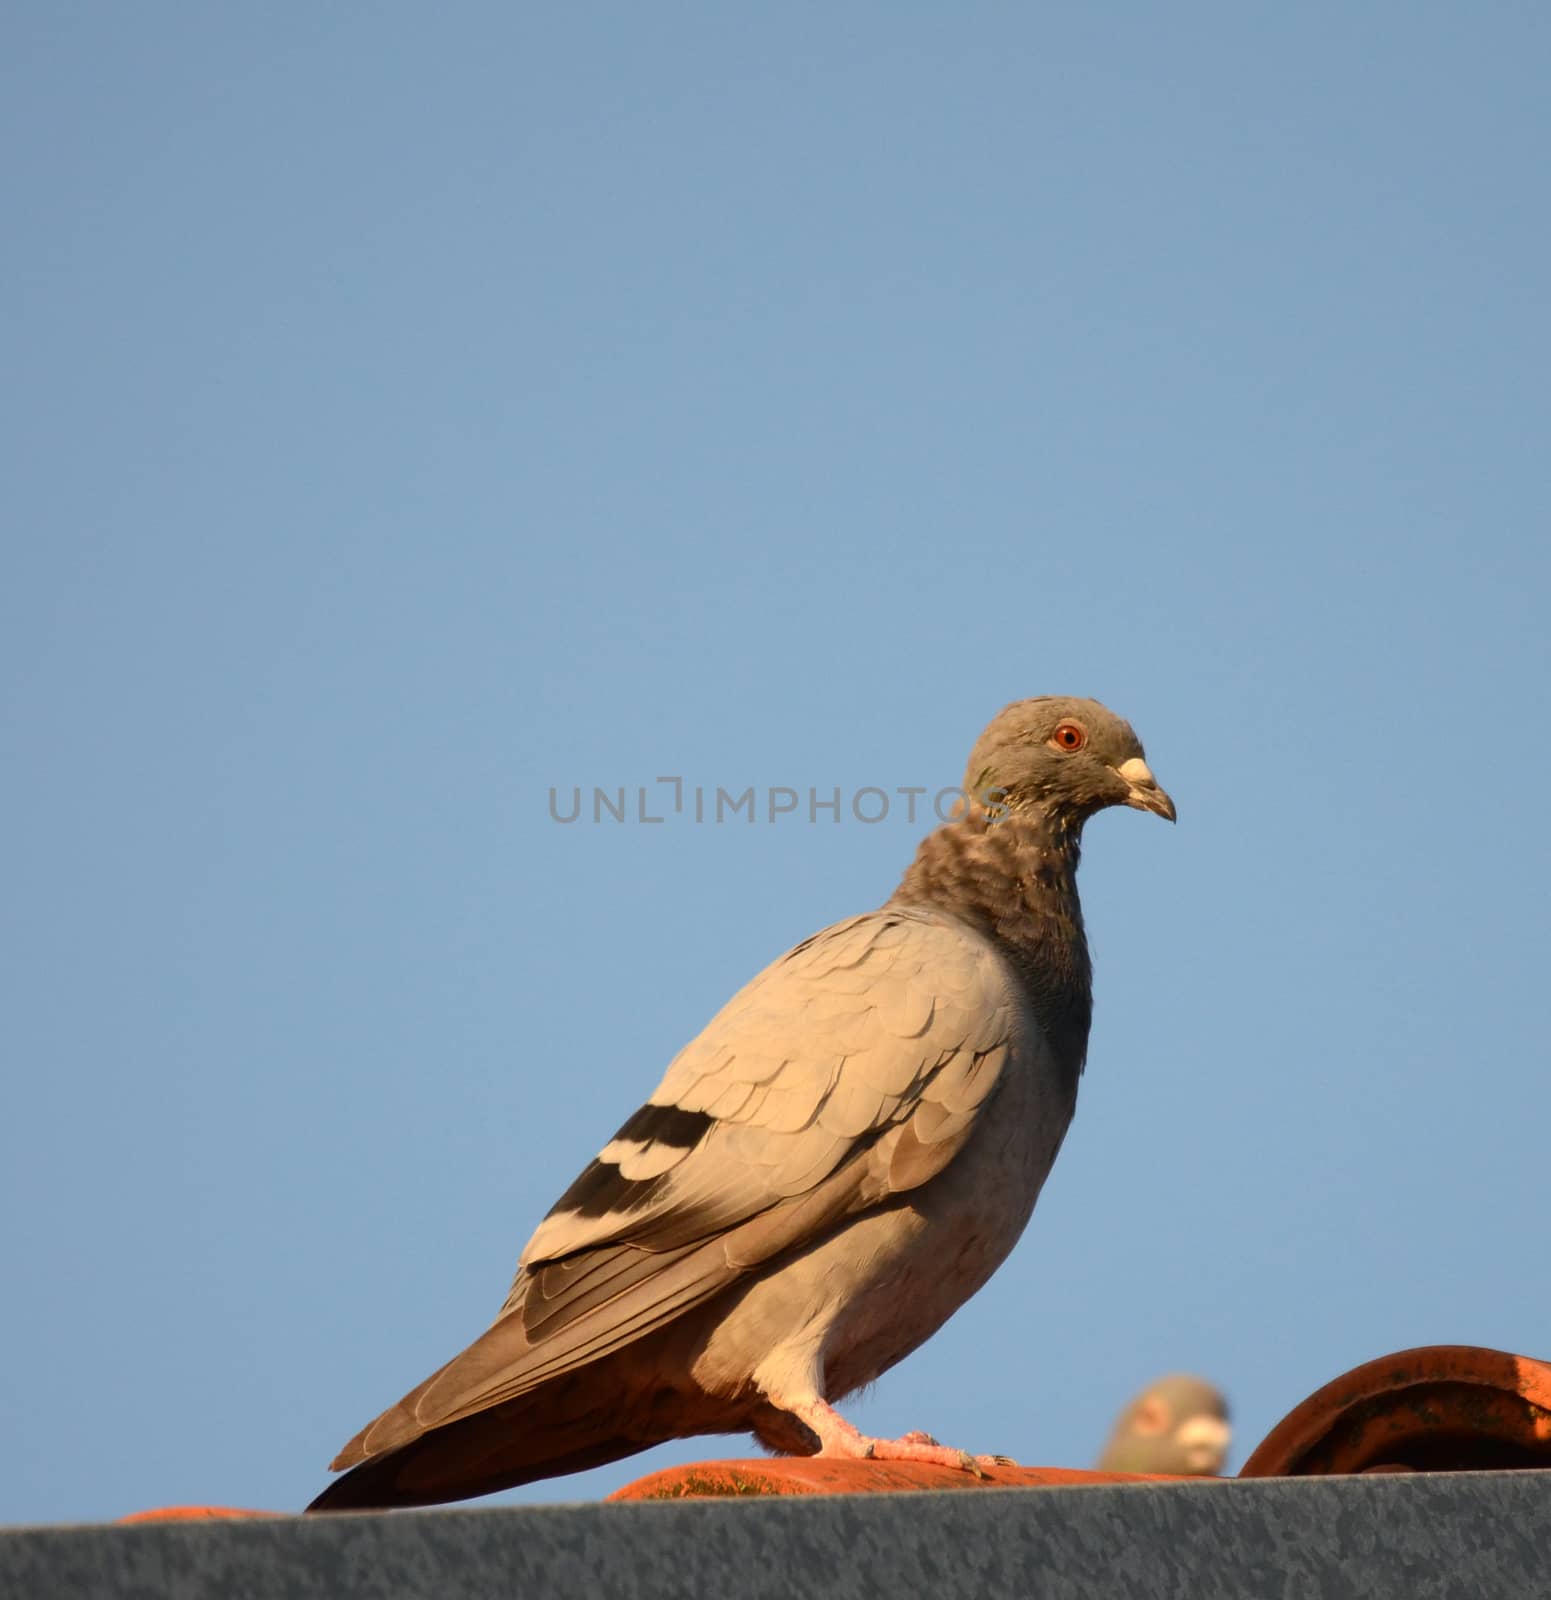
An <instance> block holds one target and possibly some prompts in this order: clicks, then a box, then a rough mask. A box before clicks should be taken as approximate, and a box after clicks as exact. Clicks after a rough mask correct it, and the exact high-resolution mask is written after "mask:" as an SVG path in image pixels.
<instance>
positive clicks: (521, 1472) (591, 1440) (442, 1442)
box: [307, 1406, 660, 1511]
mask: <svg viewBox="0 0 1551 1600" xmlns="http://www.w3.org/2000/svg"><path fill="white" fill-rule="evenodd" d="M509 1412H510V1413H511V1414H510V1415H509V1414H508V1413H509ZM588 1432H589V1430H586V1429H582V1428H577V1427H575V1426H574V1425H573V1426H572V1427H570V1428H568V1429H566V1430H565V1433H566V1434H569V1436H570V1437H569V1438H566V1437H564V1436H563V1435H561V1434H560V1433H559V1432H558V1431H557V1430H552V1429H544V1428H539V1429H535V1430H532V1431H530V1430H529V1428H528V1427H527V1426H526V1425H525V1419H524V1418H523V1417H522V1416H521V1408H519V1407H517V1406H512V1407H507V1406H498V1407H496V1409H494V1410H493V1411H482V1412H480V1413H479V1414H478V1415H476V1416H472V1417H465V1418H464V1419H463V1420H462V1421H460V1422H450V1423H448V1424H446V1426H444V1427H440V1428H433V1429H432V1430H431V1432H430V1433H427V1434H423V1435H422V1436H421V1437H420V1438H418V1439H416V1440H415V1441H414V1442H413V1443H412V1444H406V1445H403V1446H401V1447H400V1448H399V1449H397V1450H389V1451H387V1452H386V1453H385V1454H383V1455H380V1456H373V1457H372V1458H371V1459H370V1460H368V1461H363V1462H362V1463H361V1464H360V1465H359V1466H358V1467H352V1468H351V1469H350V1470H349V1471H348V1472H346V1473H345V1474H344V1475H343V1476H342V1477H338V1478H336V1479H335V1480H334V1481H333V1482H332V1483H331V1484H330V1485H329V1486H328V1488H326V1489H325V1490H324V1491H323V1493H322V1494H320V1495H319V1496H318V1498H317V1499H316V1500H314V1501H313V1502H312V1504H311V1505H310V1506H308V1507H307V1509H308V1510H309V1511H387V1510H392V1509H394V1508H396V1507H405V1506H432V1505H442V1504H444V1503H446V1502H447V1501H450V1500H470V1499H472V1498H473V1497H474V1496H475V1495H481V1494H494V1493H495V1492H496V1491H497V1490H499V1489H515V1488H516V1487H517V1486H518V1485H519V1484H524V1483H532V1482H533V1481H534V1480H535V1479H537V1478H554V1477H560V1476H562V1475H564V1474H565V1473H568V1472H584V1471H586V1469H587V1468H589V1467H601V1466H606V1465H607V1464H608V1463H609V1462H610V1461H618V1460H620V1459H622V1458H623V1457H625V1456H629V1455H634V1454H635V1453H636V1452H637V1451H639V1450H646V1449H649V1448H650V1447H651V1446H652V1445H653V1444H656V1443H659V1442H660V1441H658V1440H655V1439H628V1438H622V1437H620V1436H619V1434H618V1432H617V1431H614V1432H612V1434H611V1436H606V1437H598V1436H596V1435H594V1436H592V1437H588V1436H587V1435H588Z"/></svg>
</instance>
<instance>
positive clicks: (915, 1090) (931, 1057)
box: [335, 907, 1037, 1466]
mask: <svg viewBox="0 0 1551 1600" xmlns="http://www.w3.org/2000/svg"><path fill="white" fill-rule="evenodd" d="M1020 1005H1021V1002H1020V1001H1019V999H1018V998H1017V996H1016V995H1015V992H1014V989H1013V987H1012V984H1011V982H1010V979H1009V974H1008V973H1007V971H1006V969H1005V967H1004V965H1003V962H1002V960H1001V958H1000V957H999V956H998V955H997V953H996V952H995V951H994V950H993V949H992V948H991V946H990V945H989V944H987V943H986V942H985V941H984V940H982V939H981V938H980V937H979V936H978V935H976V934H975V933H973V932H972V931H970V930H969V929H967V928H965V927H964V926H962V925H961V924H958V923H955V922H951V921H949V920H947V919H944V918H940V917H936V916H933V915H932V914H930V913H927V912H921V911H916V910H914V909H908V908H899V907H890V908H886V909H884V910H882V911H878V912H873V913H870V914H869V915H867V916H863V917H857V918H855V919H853V920H852V921H849V922H844V923H839V924H837V925H836V926H834V927H832V928H828V929H826V930H825V931H824V932H822V933H819V934H816V935H815V936H814V937H813V938H811V939H809V940H807V941H806V942H805V943H803V944H800V945H798V946H797V947H796V948H795V949H794V950H792V951H790V952H789V953H788V954H786V955H785V956H783V957H781V958H780V959H779V960H778V961H776V962H775V963H773V964H772V965H771V966H769V967H767V968H766V969H765V970H764V971H763V972H762V973H761V974H760V975H759V976H758V977H756V978H755V979H754V980H753V981H752V982H751V983H749V984H748V985H747V986H746V987H745V988H744V989H742V990H740V991H739V993H738V994H736V995H735V996H734V997H733V998H732V999H731V1000H730V1001H729V1002H728V1003H727V1005H726V1006H725V1007H723V1009H722V1010H721V1011H720V1012H719V1013H718V1014H717V1015H716V1016H715V1017H714V1018H713V1019H712V1021H711V1022H710V1024H709V1025H708V1026H707V1027H706V1029H705V1031H704V1032H703V1033H701V1034H700V1036H699V1037H698V1038H696V1039H695V1040H694V1041H693V1042H692V1043H691V1044H689V1045H688V1046H686V1048H685V1049H684V1050H683V1051H681V1052H680V1054H679V1055H678V1056H677V1057H676V1058H675V1059H674V1061H673V1063H672V1065H671V1066H670V1067H669V1068H668V1072H667V1075H666V1076H665V1077H664V1078H663V1081H662V1083H661V1084H660V1085H659V1086H658V1087H657V1089H656V1091H655V1092H654V1093H653V1094H652V1096H651V1098H650V1099H649V1100H648V1101H647V1103H646V1104H645V1105H644V1106H643V1107H642V1108H641V1109H640V1110H639V1111H637V1112H636V1114H635V1115H634V1116H633V1117H631V1118H630V1119H629V1120H628V1121H627V1122H626V1123H625V1124H624V1126H623V1127H622V1128H620V1130H619V1132H618V1133H617V1134H615V1136H614V1137H613V1138H612V1139H611V1140H610V1141H609V1142H608V1144H607V1145H605V1146H604V1148H603V1149H602V1151H601V1152H600V1153H599V1154H598V1156H597V1158H596V1160H594V1161H593V1162H592V1163H591V1164H590V1165H589V1166H588V1167H587V1168H586V1170H585V1171H583V1172H582V1174H581V1176H580V1177H578V1178H577V1180H576V1182H575V1183H573V1184H572V1185H571V1187H570V1188H569V1189H568V1190H567V1191H566V1193H565V1194H564V1195H563V1196H562V1197H561V1199H560V1200H559V1202H558V1203H557V1204H556V1205H555V1207H554V1209H553V1210H552V1211H551V1212H550V1214H549V1215H548V1216H547V1217H546V1218H545V1219H544V1221H543V1222H542V1223H541V1224H540V1225H539V1228H538V1230H537V1232H536V1233H535V1234H534V1236H533V1238H532V1240H531V1241H530V1242H529V1244H528V1247H527V1249H526V1250H525V1251H524V1252H523V1257H522V1265H521V1266H520V1267H519V1269H518V1273H517V1279H516V1282H515V1283H514V1284H513V1286H512V1292H511V1295H510V1296H509V1297H508V1300H507V1302H506V1305H505V1307H504V1308H503V1310H502V1314H501V1316H500V1317H499V1318H498V1319H497V1321H496V1322H495V1324H494V1325H493V1326H492V1327H491V1328H490V1329H489V1330H488V1331H487V1332H486V1333H485V1335H484V1336H483V1337H482V1338H480V1339H479V1340H477V1341H476V1342H475V1343H474V1344H473V1345H471V1346H470V1347H469V1349H467V1350H466V1351H464V1352H463V1354H462V1355H460V1356H458V1357H456V1358H455V1359H454V1360H453V1361H452V1362H450V1363H449V1364H448V1365H447V1366H446V1367H444V1368H443V1369H442V1370H441V1371H440V1372H439V1373H437V1374H435V1375H434V1376H433V1377H431V1378H429V1379H428V1380H427V1381H426V1382H425V1383H424V1384H422V1385H421V1386H420V1388H419V1389H417V1390H415V1391H414V1392H413V1393H412V1394H410V1395H408V1396H406V1397H405V1399H404V1401H403V1402H401V1403H400V1405H399V1406H397V1407H395V1408H393V1410H392V1411H390V1412H387V1413H385V1414H384V1415H383V1417H382V1418H380V1419H379V1420H378V1422H377V1423H374V1424H372V1426H371V1427H370V1428H368V1429H367V1430H365V1431H364V1432H363V1433H362V1434H361V1435H359V1436H358V1437H357V1438H356V1439H355V1440H352V1441H351V1444H350V1445H347V1446H346V1448H345V1450H344V1451H343V1452H342V1453H341V1455H340V1457H339V1458H338V1461H337V1462H336V1463H335V1464H336V1466H348V1465H351V1464H352V1463H353V1462H355V1461H359V1460H361V1459H363V1458H364V1457H365V1456H367V1455H372V1454H376V1453H377V1452H378V1451H379V1450H381V1449H384V1448H391V1447H392V1446H394V1445H396V1444H399V1443H401V1442H403V1440H404V1439H405V1438H406V1437H412V1436H414V1435H415V1434H418V1433H420V1432H423V1431H425V1430H426V1429H427V1428H431V1427H435V1426H438V1425H440V1424H442V1423H446V1422H450V1421H455V1420H456V1419H458V1418H459V1417H464V1416H468V1415H470V1414H472V1413H474V1412H476V1411H481V1410H484V1409H486V1408H487V1407H489V1406H492V1405H497V1404H500V1403H501V1402H502V1401H505V1400H509V1399H511V1398H513V1397H514V1396H516V1395H519V1394H522V1393H524V1392H525V1391H527V1390H529V1389H532V1388H534V1387H535V1386H536V1385H538V1384H540V1383H543V1382H545V1381H547V1380H548V1379H551V1378H554V1377H556V1376H559V1375H560V1374H562V1373H565V1372H567V1371H570V1370H573V1369H575V1368H576V1367H579V1366H581V1365H583V1364H585V1363H587V1362H591V1361H594V1360H597V1359H599V1358H600V1357H602V1356H605V1355H608V1354H610V1353H612V1352H614V1351H616V1350H619V1349H620V1348H621V1347H623V1346H624V1345H626V1344H628V1343H630V1342H631V1341H633V1340H635V1339H639V1338H641V1337H642V1336H643V1335H645V1334H647V1333H650V1332H651V1331H652V1330H653V1329H655V1328H659V1327H661V1326H663V1325H664V1324H665V1323H667V1322H669V1321H671V1320H673V1319H674V1318H676V1317H679V1316H681V1315H682V1314H683V1313H684V1312H685V1311H686V1310H688V1309H689V1308H691V1307H693V1306H695V1305H698V1304H700V1303H702V1302H704V1301H705V1300H707V1299H709V1298H711V1297H712V1296H713V1295H715V1294H717V1293H719V1292H720V1291H721V1290H722V1289H724V1288H726V1287H727V1286H728V1285H729V1284H731V1283H732V1282H733V1281H734V1280H735V1279H737V1278H738V1277H740V1276H741V1275H743V1274H745V1273H748V1272H751V1271H754V1270H756V1269H757V1268H758V1267H759V1266H760V1265H761V1263H763V1262H766V1261H769V1260H770V1259H772V1258H773V1257H774V1256H776V1255H778V1254H780V1253H781V1252H782V1251H785V1250H788V1249H790V1248H792V1247H793V1246H795V1245H800V1244H802V1243H805V1242H807V1241H810V1240H812V1239H815V1238H817V1237H819V1236H821V1235H822V1234H823V1233H825V1232H826V1231H828V1230H829V1229H830V1228H832V1227H833V1226H834V1225H835V1224H836V1223H837V1222H839V1221H840V1220H842V1219H843V1218H845V1217H847V1216H851V1215H855V1214H856V1213H857V1212H859V1211H863V1210H866V1209H868V1208H870V1207H872V1206H876V1205H879V1204H882V1203H883V1202H885V1201H887V1200H888V1199H889V1198H890V1197H892V1196H894V1195H897V1194H900V1193H903V1192H905V1191H907V1190H909V1189H913V1188H915V1187H917V1186H918V1185H920V1184H923V1183H925V1182H927V1181H928V1180H929V1179H930V1178H932V1177H934V1176H935V1175H936V1174H937V1173H939V1172H941V1171H942V1170H943V1168H944V1167H945V1166H946V1165H947V1164H948V1162H949V1161H951V1160H952V1159H953V1157H954V1155H955V1154H956V1153H957V1152H958V1150H959V1149H960V1148H962V1146H963V1144H964V1143H965V1141H966V1140H967V1139H968V1138H969V1136H970V1133H971V1131H972V1130H973V1128H974V1126H975V1121H976V1117H977V1114H978V1113H979V1112H980V1110H981V1108H982V1107H983V1106H984V1105H985V1104H986V1103H987V1101H988V1100H989V1098H990V1097H991V1095H992V1094H993V1092H994V1090H995V1088H996V1085H997V1083H998V1081H999V1079H1000V1077H1001V1075H1002V1073H1003V1071H1004V1069H1005V1067H1006V1064H1007V1061H1008V1057H1009V1053H1010V1051H1011V1050H1012V1048H1013V1045H1014V1039H1015V1037H1016V1038H1019V1039H1020V1040H1022V1041H1023V1043H1024V1045H1025V1046H1027V1045H1028V1044H1030V1043H1031V1042H1032V1040H1033V1038H1034V1037H1037V1036H1035V1035H1033V1033H1032V1029H1030V1028H1029V1026H1028V1025H1027V1024H1026V1023H1024V1024H1022V1025H1021V1026H1020V1018H1021V1011H1020ZM395 1418H396V1419H397V1420H396V1421H395Z"/></svg>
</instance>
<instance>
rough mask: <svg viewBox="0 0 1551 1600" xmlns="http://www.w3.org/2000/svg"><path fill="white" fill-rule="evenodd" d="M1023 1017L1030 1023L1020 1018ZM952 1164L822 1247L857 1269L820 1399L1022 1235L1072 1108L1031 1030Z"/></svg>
mask: <svg viewBox="0 0 1551 1600" xmlns="http://www.w3.org/2000/svg"><path fill="white" fill-rule="evenodd" d="M1031 1027H1032V1024H1031ZM1008 1065H1009V1070H1008V1072H1007V1074H1006V1080H1005V1082H1003V1083H1002V1084H1001V1085H1000V1086H999V1087H998V1090H997V1093H996V1096H995V1098H994V1099H993V1101H992V1103H991V1104H990V1105H988V1106H987V1108H986V1115H985V1117H984V1118H983V1119H982V1121H981V1123H980V1125H979V1126H978V1127H977V1128H976V1130H975V1133H974V1135H973V1136H972V1137H971V1139H970V1141H969V1143H968V1144H967V1145H966V1146H965V1148H964V1149H963V1150H962V1151H961V1152H960V1153H959V1155H958V1157H957V1158H956V1159H955V1160H954V1162H953V1164H952V1165H951V1166H950V1167H949V1168H948V1169H947V1170H946V1171H945V1172H943V1173H942V1174H940V1175H939V1176H938V1177H937V1178H935V1179H933V1180H932V1182H931V1183H929V1184H927V1185H925V1186H924V1187H923V1188H922V1189H921V1190H920V1191H919V1192H917V1193H913V1194H910V1195H906V1196H902V1197H901V1199H900V1201H898V1202H897V1203H896V1205H895V1206H893V1207H890V1208H888V1209H887V1210H884V1211H881V1212H878V1213H875V1214H873V1215H870V1216H867V1217H863V1218H861V1219H859V1220H858V1221H857V1222H856V1223H854V1224H852V1226H851V1228H850V1229H848V1230H847V1231H846V1234H843V1235H842V1236H841V1237H840V1238H837V1239H835V1240H833V1241H831V1242H830V1243H829V1244H828V1245H827V1246H826V1247H824V1249H823V1251H822V1252H816V1254H819V1253H821V1254H824V1255H827V1256H830V1258H831V1259H830V1260H829V1261H828V1262H827V1263H825V1265H826V1266H827V1267H828V1270H829V1271H830V1273H831V1274H832V1275H833V1278H834V1279H835V1280H839V1279H843V1278H844V1276H845V1273H846V1270H847V1269H846V1266H845V1263H846V1262H847V1261H850V1262H853V1263H859V1264H860V1266H861V1272H860V1277H859V1281H857V1282H856V1283H855V1284H854V1285H853V1287H852V1290H851V1292H850V1293H849V1294H848V1295H847V1297H846V1299H845V1302H844V1306H843V1309H842V1310H841V1311H840V1313H839V1314H838V1315H837V1316H836V1318H835V1319H834V1323H833V1326H832V1327H831V1329H830V1330H829V1333H828V1336H827V1338H826V1340H825V1344H824V1373H825V1381H824V1388H825V1394H826V1397H827V1398H828V1399H830V1400H836V1399H839V1398H840V1397H841V1396H843V1395H846V1394H849V1393H851V1392H852V1391H853V1390H855V1389H858V1388H860V1387H862V1386H863V1385H864V1384H867V1383H871V1382H872V1381H873V1379H875V1378H877V1377H878V1376H879V1375H880V1374H882V1373H884V1372H886V1371H887V1370H888V1369H889V1368H890V1367H892V1366H893V1365H894V1364H895V1363H896V1362H898V1361H901V1360H903V1359H904V1358H905V1357H906V1356H907V1355H909V1354H910V1353H911V1351H912V1350H915V1349H917V1348H918V1347H919V1346H920V1345H922V1344H923V1343H925V1341H926V1340H927V1339H929V1338H930V1337H931V1336H932V1335H933V1334H934V1333H935V1332H936V1331H937V1330H938V1328H940V1327H941V1326H942V1325H943V1323H944V1322H946V1321H947V1320H948V1318H949V1317H951V1316H952V1315H953V1313H954V1312H955V1311H957V1310H958V1308H959V1307H960V1306H961V1305H963V1304H964V1302H965V1301H966V1300H968V1299H969V1298H970V1297H971V1296H972V1295H974V1294H975V1293H977V1292H978V1291H979V1290H980V1289H981V1288H983V1287H984V1286H985V1284H986V1282H987V1281H988V1280H989V1278H990V1277H991V1274H992V1273H993V1272H995V1271H996V1269H997V1268H998V1267H999V1266H1001V1264H1002V1263H1003V1262H1004V1261H1005V1260H1006V1259H1007V1257H1008V1255H1009V1254H1010V1253H1011V1251H1012V1248H1013V1246H1014V1245H1015V1244H1017V1242H1018V1240H1019V1238H1020V1237H1021V1236H1022V1233H1023V1230H1024V1228H1025V1227H1026V1226H1027V1224H1028V1220H1029V1217H1030V1215H1031V1214H1032V1212H1033V1210H1034V1203H1035V1201H1036V1200H1038V1198H1039V1193H1040V1190H1041V1189H1042V1188H1043V1187H1044V1183H1045V1179H1046V1178H1047V1177H1048V1176H1049V1174H1050V1169H1051V1167H1052V1166H1053V1165H1054V1163H1055V1159H1056V1154H1057V1152H1058V1151H1059V1150H1060V1148H1061V1141H1062V1139H1063V1138H1064V1137H1065V1135H1066V1130H1067V1127H1068V1126H1069V1124H1070V1122H1071V1119H1072V1111H1073V1109H1074V1104H1075V1100H1074V1096H1073V1094H1072V1093H1071V1091H1070V1088H1069V1086H1068V1081H1067V1079H1066V1077H1065V1075H1064V1074H1063V1073H1061V1072H1060V1071H1058V1069H1057V1068H1056V1065H1055V1062H1054V1060H1053V1058H1052V1056H1051V1053H1050V1051H1049V1049H1048V1048H1047V1047H1046V1046H1045V1044H1044V1041H1043V1038H1042V1037H1041V1036H1040V1035H1039V1034H1038V1032H1037V1030H1036V1031H1034V1032H1033V1033H1032V1035H1031V1036H1030V1035H1026V1037H1025V1039H1024V1040H1022V1041H1020V1047H1019V1048H1018V1050H1017V1052H1016V1054H1015V1057H1014V1059H1013V1060H1012V1061H1011V1062H1009V1064H1008Z"/></svg>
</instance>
